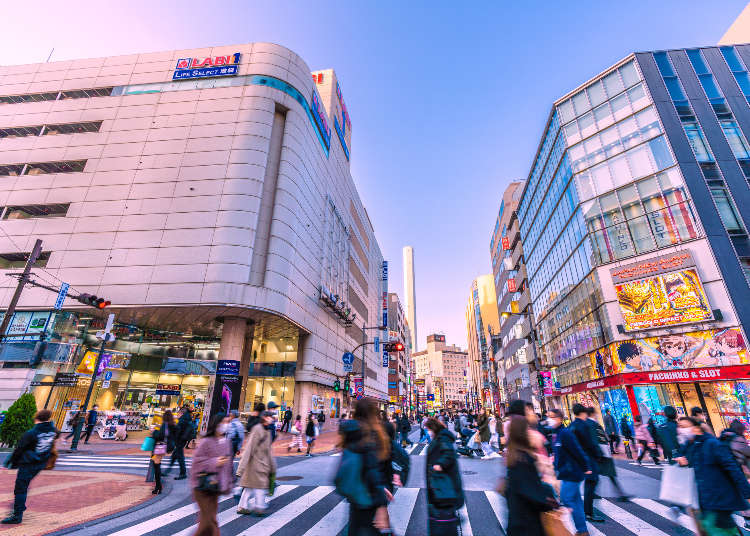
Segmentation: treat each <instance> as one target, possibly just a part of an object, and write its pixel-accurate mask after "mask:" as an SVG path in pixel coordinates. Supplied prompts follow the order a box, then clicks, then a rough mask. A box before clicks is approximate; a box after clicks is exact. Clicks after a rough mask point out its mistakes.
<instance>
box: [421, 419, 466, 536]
mask: <svg viewBox="0 0 750 536" xmlns="http://www.w3.org/2000/svg"><path fill="white" fill-rule="evenodd" d="M425 427H426V428H427V433H429V434H430V436H431V439H432V440H431V441H430V444H429V446H428V447H427V456H426V458H427V469H426V477H427V504H428V509H427V517H428V534H431V535H432V536H437V535H440V536H448V535H456V534H458V525H459V518H458V513H457V510H458V509H459V508H461V507H462V506H463V504H464V491H463V486H462V485H461V475H460V473H459V468H458V456H457V455H456V449H455V448H454V446H453V445H454V443H455V442H456V436H454V435H453V434H451V433H450V432H449V431H448V429H447V428H446V427H445V426H444V425H443V423H441V422H440V421H439V420H437V419H435V418H431V419H429V420H428V421H427V423H426V424H425Z"/></svg>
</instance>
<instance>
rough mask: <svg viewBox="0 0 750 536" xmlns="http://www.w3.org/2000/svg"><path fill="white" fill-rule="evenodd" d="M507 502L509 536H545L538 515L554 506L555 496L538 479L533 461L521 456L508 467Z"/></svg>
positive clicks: (550, 489) (527, 455) (525, 454)
mask: <svg viewBox="0 0 750 536" xmlns="http://www.w3.org/2000/svg"><path fill="white" fill-rule="evenodd" d="M506 478H507V480H506V484H507V487H506V494H505V497H506V500H507V501H508V528H507V531H506V534H507V535H508V536H544V535H545V532H544V528H543V527H542V521H541V519H540V517H539V515H540V514H541V513H542V512H546V511H548V510H552V508H554V506H555V492H554V490H553V489H552V488H551V487H550V486H549V485H547V484H544V483H543V482H542V480H541V478H540V477H539V473H538V472H537V470H536V466H535V464H534V458H533V457H532V456H531V455H530V454H528V453H525V452H524V453H522V454H521V456H520V459H519V460H518V461H517V462H516V463H515V464H514V465H512V466H510V467H508V473H507V477H506Z"/></svg>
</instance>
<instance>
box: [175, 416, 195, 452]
mask: <svg viewBox="0 0 750 536" xmlns="http://www.w3.org/2000/svg"><path fill="white" fill-rule="evenodd" d="M176 432H177V433H176V437H175V445H176V446H177V447H184V446H185V445H186V444H187V442H188V441H190V440H191V439H192V438H193V419H192V417H191V416H190V412H189V411H186V412H185V413H183V414H182V415H180V418H179V419H177V430H176Z"/></svg>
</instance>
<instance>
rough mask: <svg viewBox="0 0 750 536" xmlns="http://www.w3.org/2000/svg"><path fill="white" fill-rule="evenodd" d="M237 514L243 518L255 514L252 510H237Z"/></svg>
mask: <svg viewBox="0 0 750 536" xmlns="http://www.w3.org/2000/svg"><path fill="white" fill-rule="evenodd" d="M237 513H238V514H242V515H243V516H248V515H251V514H252V513H253V512H252V510H248V509H247V508H237Z"/></svg>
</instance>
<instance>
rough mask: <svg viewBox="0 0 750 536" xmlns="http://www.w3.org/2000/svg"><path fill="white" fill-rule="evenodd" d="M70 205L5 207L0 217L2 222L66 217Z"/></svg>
mask: <svg viewBox="0 0 750 536" xmlns="http://www.w3.org/2000/svg"><path fill="white" fill-rule="evenodd" d="M68 208H70V203H54V204H50V205H17V206H8V207H5V208H4V209H3V211H2V214H1V215H0V219H2V220H23V219H27V218H52V217H60V216H65V215H66V214H67V213H68Z"/></svg>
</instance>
